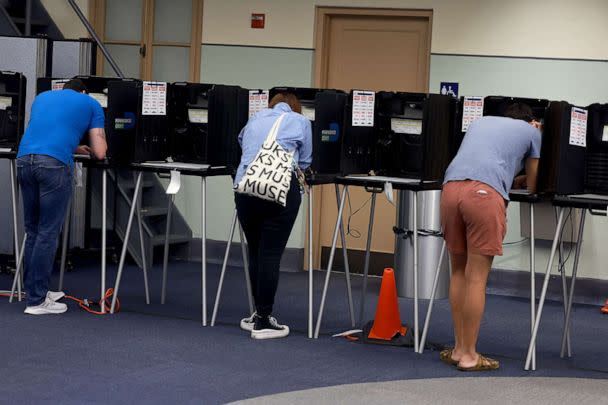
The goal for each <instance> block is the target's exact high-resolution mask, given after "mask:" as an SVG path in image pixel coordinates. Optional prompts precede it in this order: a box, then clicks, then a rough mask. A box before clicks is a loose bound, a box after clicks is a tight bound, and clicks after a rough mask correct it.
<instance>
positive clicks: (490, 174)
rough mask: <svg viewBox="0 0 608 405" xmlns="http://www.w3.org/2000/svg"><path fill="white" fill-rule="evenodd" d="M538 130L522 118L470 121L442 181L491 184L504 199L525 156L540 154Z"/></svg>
mask: <svg viewBox="0 0 608 405" xmlns="http://www.w3.org/2000/svg"><path fill="white" fill-rule="evenodd" d="M540 145H541V135H540V131H539V130H538V129H536V128H534V127H533V126H532V125H530V124H528V123H527V122H525V121H522V120H515V119H512V118H505V117H492V116H487V117H482V118H480V119H478V120H476V121H474V122H473V123H472V124H471V126H470V127H469V130H468V131H467V133H466V135H465V136H464V139H463V141H462V145H461V146H460V149H459V150H458V153H457V154H456V157H455V158H454V160H452V163H450V166H449V167H448V170H447V171H446V173H445V178H444V184H445V183H447V182H448V181H456V180H476V181H480V182H482V183H485V184H487V185H489V186H491V187H492V188H493V189H494V190H496V191H498V192H499V193H500V195H502V197H503V198H504V199H505V200H508V199H509V190H510V189H511V186H512V185H513V178H514V177H515V175H516V174H517V173H519V172H520V171H521V170H522V169H523V167H524V163H525V160H526V159H527V158H539V157H540Z"/></svg>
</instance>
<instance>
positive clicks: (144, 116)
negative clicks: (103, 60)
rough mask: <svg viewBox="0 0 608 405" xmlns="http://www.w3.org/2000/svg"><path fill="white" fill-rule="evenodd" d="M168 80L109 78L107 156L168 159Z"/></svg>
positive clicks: (120, 160) (112, 159) (124, 160)
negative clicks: (166, 81) (150, 80)
mask: <svg viewBox="0 0 608 405" xmlns="http://www.w3.org/2000/svg"><path fill="white" fill-rule="evenodd" d="M167 88H168V86H167V83H165V82H145V81H141V80H135V79H122V80H112V81H109V82H108V109H107V114H106V121H107V124H106V132H107V139H108V152H107V156H108V159H109V160H110V162H111V163H113V164H128V163H134V162H145V161H164V160H165V159H166V158H167V157H168V156H169V117H168V116H167Z"/></svg>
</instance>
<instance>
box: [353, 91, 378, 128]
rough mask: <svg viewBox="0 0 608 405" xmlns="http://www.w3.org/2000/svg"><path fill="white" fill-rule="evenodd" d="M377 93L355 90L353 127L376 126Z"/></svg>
mask: <svg viewBox="0 0 608 405" xmlns="http://www.w3.org/2000/svg"><path fill="white" fill-rule="evenodd" d="M375 101H376V93H374V92H373V91H361V90H354V91H353V120H352V125H353V127H373V126H374V104H375Z"/></svg>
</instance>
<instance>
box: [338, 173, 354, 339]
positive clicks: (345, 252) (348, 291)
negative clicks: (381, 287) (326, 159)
mask: <svg viewBox="0 0 608 405" xmlns="http://www.w3.org/2000/svg"><path fill="white" fill-rule="evenodd" d="M345 187H348V186H345ZM336 201H338V205H340V188H339V187H338V185H337V184H336ZM340 240H341V242H342V259H343V261H344V277H345V278H346V295H347V298H348V310H349V314H350V325H351V327H353V328H354V327H355V310H354V307H353V290H352V288H351V284H350V267H349V265H348V247H347V246H346V235H345V232H344V224H343V223H342V220H340Z"/></svg>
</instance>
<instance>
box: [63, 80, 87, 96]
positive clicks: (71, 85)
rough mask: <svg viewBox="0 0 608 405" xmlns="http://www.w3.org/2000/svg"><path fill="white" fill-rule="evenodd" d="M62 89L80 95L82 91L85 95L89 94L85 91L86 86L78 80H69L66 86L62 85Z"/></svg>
mask: <svg viewBox="0 0 608 405" xmlns="http://www.w3.org/2000/svg"><path fill="white" fill-rule="evenodd" d="M63 89H64V90H74V91H77V92H78V93H82V92H83V91H84V92H85V93H88V92H89V91H88V90H87V86H85V85H84V83H83V82H82V80H80V79H70V81H69V82H67V83H66V84H64V85H63Z"/></svg>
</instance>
